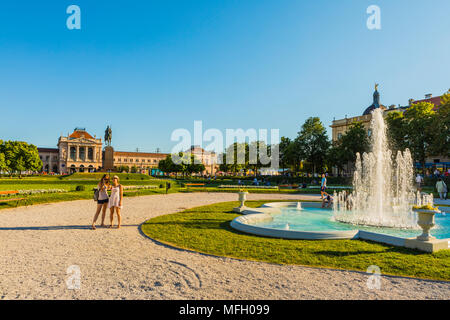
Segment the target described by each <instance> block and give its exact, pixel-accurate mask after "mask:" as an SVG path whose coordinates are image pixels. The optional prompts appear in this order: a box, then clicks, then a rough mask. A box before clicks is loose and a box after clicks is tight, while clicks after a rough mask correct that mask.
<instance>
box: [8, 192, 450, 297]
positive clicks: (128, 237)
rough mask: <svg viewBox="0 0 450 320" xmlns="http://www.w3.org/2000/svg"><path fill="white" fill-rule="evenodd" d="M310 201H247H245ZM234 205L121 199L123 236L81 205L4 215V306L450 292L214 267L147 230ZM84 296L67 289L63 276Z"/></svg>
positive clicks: (404, 282)
mask: <svg viewBox="0 0 450 320" xmlns="http://www.w3.org/2000/svg"><path fill="white" fill-rule="evenodd" d="M301 198H302V199H308V198H311V196H298V195H297V196H296V195H268V194H251V195H250V196H249V199H251V200H256V199H301ZM232 200H236V195H235V194H229V193H224V194H221V193H210V194H207V193H201V194H198V193H190V194H189V193H188V194H181V193H177V194H170V195H153V196H145V197H135V198H125V200H124V208H125V209H124V210H123V225H124V226H123V228H122V229H121V230H116V229H113V230H110V229H102V228H98V229H97V230H96V231H92V230H90V229H89V223H90V222H91V219H92V217H93V213H94V203H93V201H90V200H81V201H73V202H65V203H54V204H45V205H36V206H31V207H26V208H25V207H23V208H17V209H7V210H2V211H0V255H1V256H0V299H448V297H449V296H450V283H449V282H436V281H425V280H418V279H407V278H400V277H383V278H382V283H381V284H382V286H381V289H380V290H369V289H368V288H367V285H366V281H367V275H366V274H364V273H360V272H350V271H339V270H329V269H319V268H309V267H301V266H280V265H274V264H268V263H259V262H250V261H240V260H235V259H229V258H218V257H211V256H207V255H202V254H198V253H193V252H187V251H183V250H177V249H173V248H169V247H167V246H163V245H160V244H158V243H155V242H154V241H152V240H150V239H148V238H146V237H144V236H143V235H141V234H140V232H139V229H138V226H139V224H141V223H142V222H143V221H144V220H146V219H148V218H151V217H155V216H158V215H162V214H167V213H172V212H176V211H181V210H184V209H186V208H191V207H196V206H200V205H206V204H211V203H215V202H221V201H232ZM71 265H77V266H79V268H80V271H81V289H79V290H69V289H67V285H66V280H67V279H68V278H69V274H68V273H67V268H68V267H69V266H71Z"/></svg>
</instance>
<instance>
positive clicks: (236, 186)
mask: <svg viewBox="0 0 450 320" xmlns="http://www.w3.org/2000/svg"><path fill="white" fill-rule="evenodd" d="M218 188H224V189H240V188H247V189H278V187H277V186H251V185H248V186H239V185H230V184H222V185H220V186H218Z"/></svg>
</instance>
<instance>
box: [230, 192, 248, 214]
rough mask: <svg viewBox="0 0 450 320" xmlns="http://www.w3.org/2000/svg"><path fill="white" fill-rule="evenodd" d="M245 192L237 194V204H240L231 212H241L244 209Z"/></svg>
mask: <svg viewBox="0 0 450 320" xmlns="http://www.w3.org/2000/svg"><path fill="white" fill-rule="evenodd" d="M247 194H248V192H247V191H240V192H239V202H240V203H241V204H240V206H239V207H237V208H234V209H233V211H234V212H239V213H241V212H243V211H244V210H245V209H246V208H245V201H246V200H247Z"/></svg>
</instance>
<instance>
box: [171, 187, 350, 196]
mask: <svg viewBox="0 0 450 320" xmlns="http://www.w3.org/2000/svg"><path fill="white" fill-rule="evenodd" d="M245 190H246V191H248V192H250V193H266V194H267V193H271V194H320V190H319V189H281V190H278V189H252V188H251V187H249V188H245ZM334 190H335V189H333V188H332V187H330V188H328V189H327V192H328V193H329V194H331V195H332V194H333V192H334ZM343 190H344V189H336V192H339V191H343ZM238 191H239V189H227V188H217V187H189V188H180V192H229V193H237V192H238Z"/></svg>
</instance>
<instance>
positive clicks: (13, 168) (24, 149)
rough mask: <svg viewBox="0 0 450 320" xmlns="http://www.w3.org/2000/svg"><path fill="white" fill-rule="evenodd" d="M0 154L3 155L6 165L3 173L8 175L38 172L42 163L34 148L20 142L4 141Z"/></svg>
mask: <svg viewBox="0 0 450 320" xmlns="http://www.w3.org/2000/svg"><path fill="white" fill-rule="evenodd" d="M0 153H2V154H4V162H5V163H6V166H5V165H3V167H5V169H6V170H5V171H8V172H9V173H10V174H12V173H14V172H18V173H19V174H21V173H22V172H24V171H39V170H40V169H41V168H42V161H41V159H40V158H39V152H38V150H37V148H36V146H34V145H32V144H28V143H26V142H21V141H4V142H3V143H2V144H1V147H0Z"/></svg>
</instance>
